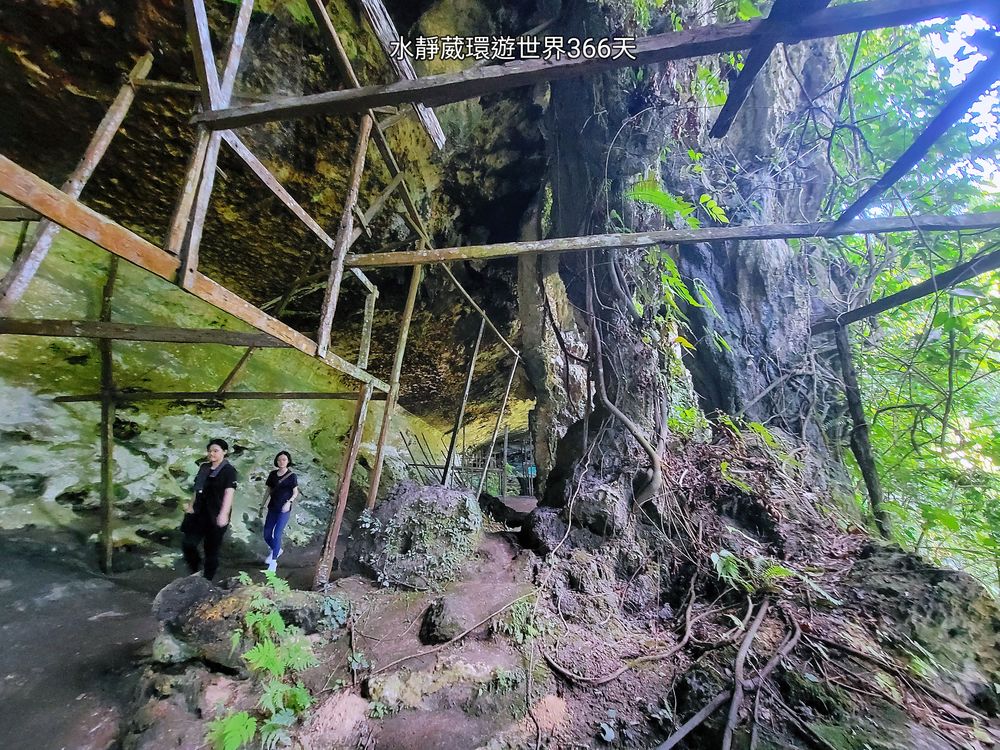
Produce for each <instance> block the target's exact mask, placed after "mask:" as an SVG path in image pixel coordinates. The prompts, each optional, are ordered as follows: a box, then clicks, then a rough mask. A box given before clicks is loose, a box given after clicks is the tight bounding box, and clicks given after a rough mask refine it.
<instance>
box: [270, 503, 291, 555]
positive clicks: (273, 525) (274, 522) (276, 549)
mask: <svg viewBox="0 0 1000 750" xmlns="http://www.w3.org/2000/svg"><path fill="white" fill-rule="evenodd" d="M291 515H292V512H291V511H288V512H287V513H282V512H281V511H280V510H269V511H268V512H267V518H266V519H264V541H265V542H267V546H268V547H270V548H271V557H272V558H273V559H275V560H277V559H278V555H279V554H280V552H281V535H282V534H283V533H284V531H285V525H286V524H287V523H288V519H289V517H290V516H291Z"/></svg>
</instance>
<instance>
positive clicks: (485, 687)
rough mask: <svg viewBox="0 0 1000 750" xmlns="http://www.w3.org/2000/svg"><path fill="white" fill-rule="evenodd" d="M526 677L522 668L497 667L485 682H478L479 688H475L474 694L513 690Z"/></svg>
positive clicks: (498, 693)
mask: <svg viewBox="0 0 1000 750" xmlns="http://www.w3.org/2000/svg"><path fill="white" fill-rule="evenodd" d="M526 677H527V675H526V674H525V672H524V670H523V669H513V670H507V669H503V668H502V667H497V669H496V670H494V672H493V675H492V676H491V677H490V679H489V680H488V681H487V682H483V683H480V685H479V688H478V689H477V690H476V695H484V694H485V693H496V694H497V695H503V694H504V693H510V692H513V691H514V690H516V689H517V687H518V686H519V685H521V684H522V683H523V682H524V680H525V679H526Z"/></svg>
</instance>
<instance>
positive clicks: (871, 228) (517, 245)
mask: <svg viewBox="0 0 1000 750" xmlns="http://www.w3.org/2000/svg"><path fill="white" fill-rule="evenodd" d="M838 7H847V6H838ZM997 227H1000V211H990V212H983V213H971V214H956V215H954V216H947V215H928V216H914V217H912V218H911V217H908V216H888V217H883V218H879V219H864V220H860V221H852V222H851V223H849V224H847V225H844V226H841V225H839V224H838V223H837V222H833V221H821V222H815V223H811V224H763V225H760V226H727V227H706V228H704V229H666V230H663V231H660V232H634V233H629V234H594V235H588V236H584V237H565V238H559V239H553V240H533V241H529V242H503V243H499V244H496V245H469V246H467V247H445V248H436V249H435V248H431V249H420V250H411V251H403V252H395V253H369V254H366V255H349V256H348V257H347V265H348V266H356V267H358V268H386V267H391V266H412V265H418V264H423V263H452V262H454V261H459V260H488V259H492V258H512V257H513V258H516V257H520V256H523V255H542V254H545V253H565V252H579V251H581V250H608V249H613V248H625V249H629V248H645V247H652V246H654V245H683V244H691V243H696V242H726V241H731V240H789V239H811V238H816V237H842V236H845V235H851V234H885V233H887V232H916V231H924V232H938V231H940V232H950V231H960V230H972V229H995V228H997Z"/></svg>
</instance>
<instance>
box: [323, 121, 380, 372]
mask: <svg viewBox="0 0 1000 750" xmlns="http://www.w3.org/2000/svg"><path fill="white" fill-rule="evenodd" d="M371 132H372V116H371V115H369V114H365V115H364V116H363V117H362V118H361V130H360V132H359V134H358V145H357V148H356V149H355V150H354V162H353V163H352V164H351V174H350V177H349V178H348V183H347V195H346V196H345V197H344V211H343V213H342V214H341V215H340V224H339V225H338V227H337V236H336V238H335V239H334V242H333V258H331V260H330V277H329V280H328V281H327V284H326V293H325V294H324V296H323V308H322V310H321V312H320V317H319V335H318V337H317V341H316V345H317V348H316V354H317V356H320V357H322V356H324V355H325V354H326V353H327V351H328V350H329V349H330V332H331V330H332V329H333V316H334V314H335V313H336V311H337V300H338V298H339V297H340V282H341V279H343V276H344V259H345V258H346V257H347V251H348V250H349V249H350V244H351V232H352V231H353V230H354V208H355V206H357V204H358V192H359V191H360V189H361V176H362V175H363V174H364V170H365V156H366V155H367V153H368V137H369V136H370V135H371Z"/></svg>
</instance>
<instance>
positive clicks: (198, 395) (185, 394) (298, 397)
mask: <svg viewBox="0 0 1000 750" xmlns="http://www.w3.org/2000/svg"><path fill="white" fill-rule="evenodd" d="M357 396H358V394H357V393H353V392H343V391H331V392H322V393H321V392H318V391H317V392H312V391H288V392H282V391H226V392H225V393H219V392H218V391H163V392H143V391H137V392H135V393H130V392H121V391H116V392H115V394H114V400H115V401H116V402H118V403H132V402H134V401H330V400H335V401H345V400H350V399H354V398H357ZM385 398H386V395H385V393H374V394H372V396H371V399H372V400H373V401H384V400H385ZM52 400H53V401H54V402H56V403H58V404H81V403H88V402H92V401H100V400H101V394H100V393H81V394H78V395H73V396H56V397H55V398H54V399H52Z"/></svg>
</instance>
